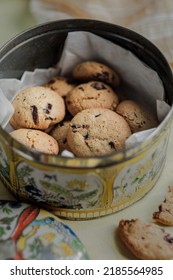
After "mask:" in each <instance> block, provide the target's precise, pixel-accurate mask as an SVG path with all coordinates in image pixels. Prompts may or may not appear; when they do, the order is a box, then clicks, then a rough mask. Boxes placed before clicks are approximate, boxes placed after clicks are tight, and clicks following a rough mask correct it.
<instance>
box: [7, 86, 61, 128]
mask: <svg viewBox="0 0 173 280" xmlns="http://www.w3.org/2000/svg"><path fill="white" fill-rule="evenodd" d="M12 104H13V106H14V109H15V112H14V114H13V116H12V118H11V120H10V123H11V125H12V126H13V128H14V129H17V128H35V129H40V130H46V129H48V128H49V127H50V126H52V125H54V124H56V123H59V122H60V121H62V120H63V119H64V116H65V103H64V100H63V98H62V97H61V96H59V95H58V94H57V93H56V92H55V91H53V90H51V89H49V88H46V87H41V86H35V87H29V88H27V89H25V90H22V91H21V92H20V93H18V94H17V96H16V97H15V99H14V100H13V103H12Z"/></svg>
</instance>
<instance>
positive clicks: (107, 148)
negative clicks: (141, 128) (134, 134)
mask: <svg viewBox="0 0 173 280" xmlns="http://www.w3.org/2000/svg"><path fill="white" fill-rule="evenodd" d="M130 135H131V130H130V128H129V125H128V123H127V122H126V121H125V119H124V118H123V117H121V116H120V115H118V114H117V113H115V112H114V111H111V110H109V109H104V108H92V109H86V110H83V111H81V112H80V113H78V114H77V115H75V116H74V117H73V119H72V120H71V122H70V128H69V130H68V133H67V142H68V145H69V146H70V149H71V151H72V152H73V153H74V154H75V155H76V156H97V155H104V154H110V153H112V152H116V151H119V150H121V149H123V148H124V147H125V141H126V139H127V138H128V137H129V136H130Z"/></svg>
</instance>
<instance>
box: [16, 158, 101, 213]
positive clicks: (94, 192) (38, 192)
mask: <svg viewBox="0 0 173 280" xmlns="http://www.w3.org/2000/svg"><path fill="white" fill-rule="evenodd" d="M16 172H17V176H18V180H19V185H20V190H19V192H20V194H19V195H22V196H24V197H28V198H29V199H32V200H34V201H36V202H37V201H38V202H39V203H40V202H41V203H44V204H47V205H51V206H54V207H58V208H68V209H78V210H80V209H87V208H94V207H101V202H102V193H103V183H102V181H101V180H100V178H99V177H98V176H97V175H95V174H94V173H93V174H92V173H91V174H87V175H86V174H77V175H76V174H68V173H64V172H62V171H61V172H60V171H57V172H55V171H43V170H40V169H38V168H37V169H36V168H34V167H32V166H30V165H28V164H26V163H24V162H22V163H20V164H19V165H18V166H17V169H16Z"/></svg>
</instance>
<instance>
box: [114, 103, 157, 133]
mask: <svg viewBox="0 0 173 280" xmlns="http://www.w3.org/2000/svg"><path fill="white" fill-rule="evenodd" d="M116 112H117V113H118V114H120V115H121V116H122V117H124V118H125V119H126V121H127V122H128V124H129V126H130V128H131V130H132V132H133V133H135V132H139V131H142V130H146V129H150V128H154V127H157V126H158V120H157V117H156V116H155V114H154V113H152V112H150V111H149V110H148V109H147V108H145V107H144V106H143V105H141V104H139V103H137V102H136V101H133V100H124V101H122V102H121V103H119V104H118V106H117V108H116Z"/></svg>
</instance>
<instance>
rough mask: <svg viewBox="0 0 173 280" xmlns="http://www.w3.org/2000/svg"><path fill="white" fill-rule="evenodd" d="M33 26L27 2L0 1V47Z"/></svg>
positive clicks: (15, 0) (34, 21)
mask: <svg viewBox="0 0 173 280" xmlns="http://www.w3.org/2000/svg"><path fill="white" fill-rule="evenodd" d="M35 24H36V20H35V19H34V17H33V16H32V14H31V12H30V9H29V0H0V46H2V45H4V44H5V43H6V42H7V41H8V40H10V39H11V38H13V37H14V36H15V35H17V34H19V33H20V32H22V31H24V30H26V29H28V28H30V27H32V26H34V25H35Z"/></svg>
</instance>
